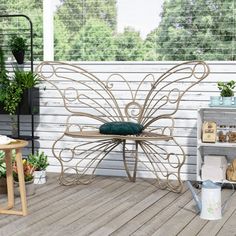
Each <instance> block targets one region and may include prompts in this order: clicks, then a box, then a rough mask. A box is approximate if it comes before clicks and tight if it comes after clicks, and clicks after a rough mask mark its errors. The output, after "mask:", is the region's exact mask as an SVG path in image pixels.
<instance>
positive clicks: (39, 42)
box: [0, 0, 43, 60]
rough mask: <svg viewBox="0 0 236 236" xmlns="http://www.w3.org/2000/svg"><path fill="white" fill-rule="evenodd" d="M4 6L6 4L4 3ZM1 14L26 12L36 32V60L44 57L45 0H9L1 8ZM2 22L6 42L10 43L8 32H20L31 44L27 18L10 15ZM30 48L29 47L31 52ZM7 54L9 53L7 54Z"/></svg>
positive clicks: (28, 43)
mask: <svg viewBox="0 0 236 236" xmlns="http://www.w3.org/2000/svg"><path fill="white" fill-rule="evenodd" d="M3 6H4V5H3ZM0 13H1V14H12V13H18V14H24V15H27V16H28V17H29V18H30V19H31V21H32V23H33V32H34V60H35V59H36V60H42V59H43V1H37V0H18V1H15V0H8V1H7V3H6V4H5V7H3V8H2V9H1V10H0ZM2 19H3V18H2ZM1 22H2V24H1V31H2V32H4V39H3V40H4V44H6V45H8V40H9V37H8V34H12V33H18V34H20V36H22V37H25V38H26V39H27V45H30V37H29V31H27V30H26V29H29V23H28V21H27V20H26V19H25V18H15V17H8V18H4V19H3V20H2V21H1ZM29 50H30V48H28V52H29ZM28 54H29V53H26V59H29V57H27V56H28ZM6 56H7V55H6Z"/></svg>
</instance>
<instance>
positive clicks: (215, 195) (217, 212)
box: [187, 180, 234, 220]
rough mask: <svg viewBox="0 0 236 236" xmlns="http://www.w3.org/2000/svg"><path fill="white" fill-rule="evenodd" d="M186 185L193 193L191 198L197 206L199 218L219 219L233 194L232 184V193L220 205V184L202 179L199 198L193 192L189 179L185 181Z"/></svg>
mask: <svg viewBox="0 0 236 236" xmlns="http://www.w3.org/2000/svg"><path fill="white" fill-rule="evenodd" d="M187 185H188V188H189V190H190V191H191V193H192V195H193V199H194V200H195V202H196V205H197V208H198V210H199V212H200V218H202V219H204V220H220V219H221V218H222V212H224V209H225V206H226V203H227V202H228V201H229V199H230V197H231V196H232V195H233V194H234V186H233V185H232V186H233V192H232V194H231V195H230V196H229V198H228V199H227V200H226V201H225V202H224V204H223V205H222V206H221V187H222V185H219V184H217V183H214V182H212V181H211V180H206V181H204V182H203V183H202V191H201V199H200V198H199V197H198V196H197V194H196V193H195V191H194V189H193V186H192V184H191V183H190V181H187Z"/></svg>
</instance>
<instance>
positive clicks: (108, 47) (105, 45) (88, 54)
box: [70, 19, 116, 61]
mask: <svg viewBox="0 0 236 236" xmlns="http://www.w3.org/2000/svg"><path fill="white" fill-rule="evenodd" d="M115 49H116V48H115V44H114V39H113V31H112V29H111V28H110V27H109V26H108V25H107V24H106V23H105V22H104V21H102V20H98V19H90V20H88V21H87V23H86V24H85V25H84V26H83V27H82V28H81V30H80V31H79V32H78V34H77V35H76V37H75V38H74V41H73V43H72V44H71V51H70V55H71V59H72V60H83V61H111V60H114V59H115V52H116V50H115Z"/></svg>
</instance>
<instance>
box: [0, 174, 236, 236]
mask: <svg viewBox="0 0 236 236" xmlns="http://www.w3.org/2000/svg"><path fill="white" fill-rule="evenodd" d="M55 176H57V175H50V176H49V177H50V178H49V180H48V182H47V184H45V185H41V186H38V189H37V192H36V194H35V195H34V196H30V197H28V208H29V215H28V216H26V217H22V216H14V215H0V236H12V235H14V236H39V235H44V236H62V235H63V236H64V235H65V236H83V235H89V236H90V235H91V236H92V235H93V236H100V235H102V236H106V235H111V236H128V235H142V236H148V235H165V236H168V235H178V236H187V235H191V236H194V235H204V236H205V235H208V236H211V235H220V236H221V235H222V236H223V235H226V236H230V235H236V227H235V224H234V222H235V220H236V194H235V195H233V197H232V199H231V201H230V202H229V204H228V206H227V208H226V212H225V213H224V214H223V218H222V220H219V221H204V220H201V219H200V218H199V216H198V215H196V213H195V212H194V208H193V206H194V205H195V203H194V202H193V201H192V196H191V193H190V192H189V191H188V189H187V188H186V187H185V189H184V191H183V193H181V194H176V193H172V192H168V191H166V190H160V189H157V188H156V187H154V186H153V185H151V184H150V183H149V182H148V181H144V180H142V179H138V180H137V182H135V183H131V182H129V181H128V179H127V178H117V177H96V178H95V181H94V182H93V183H91V184H89V185H78V186H61V185H59V183H58V181H57V178H56V177H55ZM231 191H232V190H223V194H222V196H223V199H224V198H226V197H227V196H228V195H229V194H230V193H231ZM4 198H5V199H4ZM4 200H6V196H5V197H4V196H1V200H0V203H2V202H3V201H4ZM19 205H20V204H19V198H18V199H17V201H16V206H18V207H19Z"/></svg>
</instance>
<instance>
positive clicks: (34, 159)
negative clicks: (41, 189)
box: [28, 151, 49, 184]
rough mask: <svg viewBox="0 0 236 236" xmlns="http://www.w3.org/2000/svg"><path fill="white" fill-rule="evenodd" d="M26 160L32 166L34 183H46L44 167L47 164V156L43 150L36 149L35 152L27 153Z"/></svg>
mask: <svg viewBox="0 0 236 236" xmlns="http://www.w3.org/2000/svg"><path fill="white" fill-rule="evenodd" d="M28 162H29V163H30V164H31V165H32V166H33V167H34V169H35V171H34V183H35V184H44V183H46V168H47V166H48V165H49V163H48V157H47V156H46V155H45V154H44V152H41V153H40V152H39V151H37V152H36V153H35V154H29V156H28Z"/></svg>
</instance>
